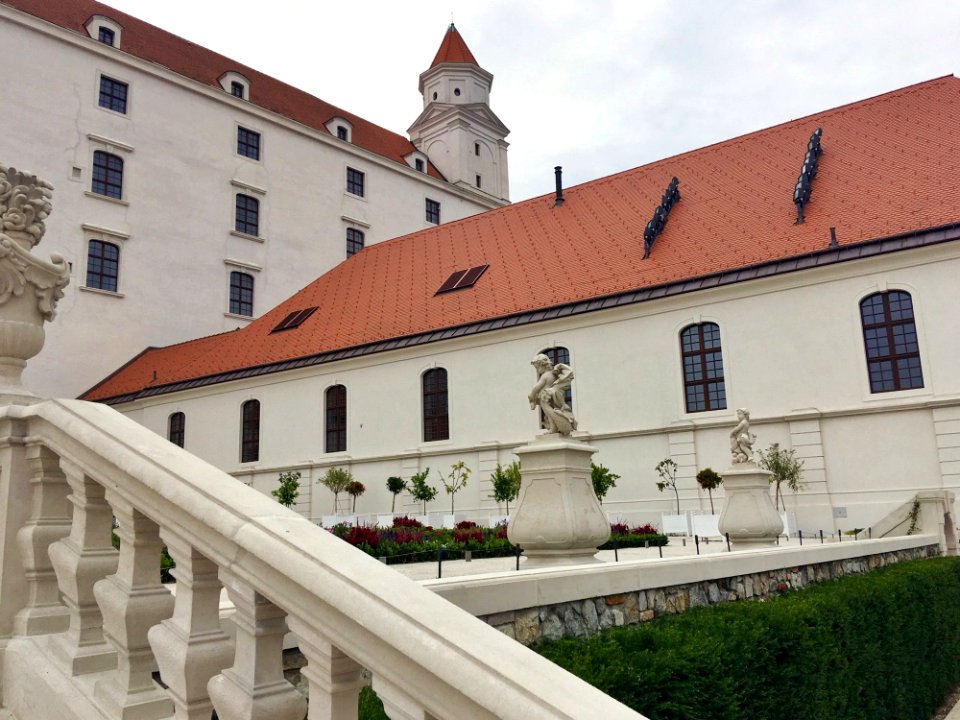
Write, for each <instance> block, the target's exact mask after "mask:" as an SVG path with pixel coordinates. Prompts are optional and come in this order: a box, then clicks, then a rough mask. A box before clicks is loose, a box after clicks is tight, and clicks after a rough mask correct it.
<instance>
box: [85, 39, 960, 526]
mask: <svg viewBox="0 0 960 720" xmlns="http://www.w3.org/2000/svg"><path fill="white" fill-rule="evenodd" d="M448 40H449V41H450V45H451V46H453V40H452V39H451V38H450V36H448ZM450 52H451V53H452V57H454V58H455V59H457V60H464V59H465V56H464V55H463V54H460V55H457V54H456V52H458V51H457V49H456V47H451V48H450ZM459 52H460V53H462V49H460V50H459ZM441 59H442V58H441ZM460 64H461V65H463V64H469V63H460ZM484 77H485V76H484V75H483V74H482V73H481V72H478V71H477V70H471V71H470V72H469V73H463V74H458V73H457V72H454V71H453V70H452V69H451V70H448V69H447V67H446V64H445V63H444V62H440V63H439V64H435V65H434V67H433V68H431V70H430V71H428V72H427V73H425V74H424V76H423V78H422V82H423V85H424V87H425V89H426V90H427V94H428V96H429V99H428V102H427V106H426V108H425V111H424V115H423V116H421V118H420V119H419V120H418V121H417V123H415V124H414V127H413V129H412V131H411V132H412V135H413V136H414V137H415V138H420V140H419V142H421V143H423V144H422V145H421V147H422V148H423V149H424V150H425V151H427V152H431V153H433V152H434V151H433V150H432V148H433V147H434V144H431V143H434V142H435V141H434V140H432V139H431V138H433V137H434V135H433V134H432V133H434V132H435V128H434V127H433V126H432V124H431V122H432V120H431V118H433V117H435V115H434V114H435V113H436V114H443V113H448V112H452V111H453V110H454V109H455V108H456V107H459V106H458V105H457V103H456V102H455V101H453V100H454V98H456V97H457V95H456V93H455V90H456V89H457V88H458V87H459V88H460V89H461V95H460V97H464V95H465V94H466V95H467V97H466V100H465V103H464V105H463V106H462V107H463V108H465V110H464V112H465V118H464V123H462V124H461V126H460V128H459V129H458V130H457V131H456V132H457V133H466V132H467V131H468V130H469V129H470V128H473V127H476V126H477V125H478V124H479V125H481V126H482V128H481V129H483V130H484V131H485V132H486V131H490V132H491V133H492V132H494V131H495V130H496V127H497V126H496V123H494V122H493V119H492V116H491V115H489V114H486V112H479V111H477V110H476V108H475V102H476V101H479V100H482V99H483V98H484V95H483V93H482V89H483V87H485V86H484V85H483V81H484ZM468 80H470V81H472V82H473V83H474V87H473V88H472V89H470V88H469V83H468V82H467V81H468ZM458 83H462V84H458ZM431 88H436V89H435V90H431ZM451 90H453V91H454V92H453V95H452V97H451ZM433 92H436V93H437V95H436V100H433V94H432V93H433ZM477 113H479V116H480V118H481V119H482V120H483V122H481V120H480V119H476V118H477ZM475 136H476V137H481V135H480V132H479V131H477V134H476V135H475ZM463 137H466V135H460V136H457V135H452V136H450V137H448V139H447V140H445V141H444V143H445V147H446V148H447V150H450V149H451V148H453V147H456V146H460V145H462V139H463ZM481 141H482V142H487V143H488V144H489V145H490V147H492V141H489V140H478V141H477V142H481ZM468 149H469V147H468ZM436 155H437V157H438V158H440V157H443V158H444V160H443V162H446V161H447V159H446V157H445V155H444V153H443V152H439V151H438V152H437V153H436ZM467 155H469V153H467ZM474 157H476V156H474ZM482 157H484V156H481V158H482ZM431 158H432V156H431ZM958 160H960V80H958V79H957V78H955V77H953V76H948V77H942V78H938V79H934V80H931V81H928V82H924V83H921V84H918V85H914V86H910V87H906V88H903V89H900V90H895V91H893V92H890V93H887V94H885V95H881V96H878V97H874V98H870V99H867V100H863V101H861V102H856V103H853V104H850V105H845V106H842V107H839V108H835V109H831V110H826V111H824V112H820V113H817V114H815V115H811V116H809V117H804V118H800V119H797V120H793V121H790V122H787V123H784V124H782V125H777V126H775V127H771V128H767V129H764V130H760V131H758V132H754V133H751V134H748V135H745V136H742V137H737V138H733V139H730V140H727V141H725V142H720V143H717V144H715V145H711V146H709V147H705V148H702V149H698V150H693V151H691V152H687V153H684V154H681V155H677V156H675V157H669V158H665V159H663V160H659V161H657V162H654V163H651V164H649V165H644V166H642V167H638V168H635V169H632V170H627V171H625V172H622V173H619V174H616V175H612V176H609V177H603V178H599V179H597V180H594V181H592V182H588V183H585V184H582V185H579V186H576V187H571V188H563V187H562V185H561V184H560V183H558V191H557V193H556V194H550V195H546V196H542V197H536V198H532V199H530V200H526V201H523V202H518V203H515V204H513V205H509V206H506V207H502V208H498V209H492V210H490V211H487V212H485V213H482V214H479V215H474V216H472V217H469V218H465V219H462V220H459V221H456V222H451V223H445V224H442V225H439V226H436V227H430V228H427V229H424V230H421V231H419V232H416V233H413V234H410V235H406V236H404V237H399V238H396V239H393V240H390V241H388V242H382V243H379V244H377V245H375V246H372V247H370V248H368V249H367V250H365V251H364V252H363V253H361V254H359V255H358V256H356V257H355V258H352V259H351V260H350V261H349V262H346V263H341V264H340V265H338V266H336V267H334V268H333V269H332V270H329V271H328V272H326V273H324V274H322V275H320V276H319V277H318V278H317V279H315V280H314V281H313V282H312V283H310V284H309V285H307V286H306V287H305V288H303V289H302V290H300V291H299V292H296V293H293V294H291V295H290V297H289V298H288V299H286V300H285V301H283V302H282V303H280V304H278V305H277V306H276V307H274V308H273V309H271V310H269V311H267V312H265V313H264V314H263V315H262V316H261V317H260V318H259V319H257V320H255V321H253V322H251V323H249V324H248V325H247V326H246V327H244V328H242V329H240V330H238V331H236V332H228V333H223V334H219V335H214V336H211V337H205V338H200V339H196V340H193V341H190V342H186V343H181V344H175V345H170V346H167V347H162V348H152V349H147V350H145V351H144V352H143V353H142V354H141V355H140V356H138V357H137V358H136V359H135V360H133V361H132V362H130V363H129V364H127V365H125V366H123V367H121V368H119V369H117V370H116V371H115V372H114V373H113V374H111V375H110V376H109V377H107V378H105V379H104V380H103V381H102V382H101V383H100V384H98V385H97V386H95V387H94V388H93V389H91V390H90V391H89V392H88V393H87V394H86V395H85V396H84V397H85V399H89V400H96V401H100V402H104V403H109V404H111V405H113V406H114V407H115V408H117V409H119V410H121V411H122V412H124V413H126V414H128V415H129V416H130V417H132V418H134V419H136V420H137V421H139V422H140V423H142V424H143V425H145V426H147V427H149V428H151V429H153V430H155V431H156V432H157V433H160V434H162V435H164V436H166V437H168V438H170V439H171V440H172V441H174V442H177V443H178V444H181V445H183V446H185V447H186V448H187V449H188V450H190V451H191V452H193V453H195V454H197V455H199V456H200V457H202V458H204V459H206V460H208V461H210V462H212V463H213V464H215V465H217V466H218V467H220V468H222V469H224V470H226V471H228V472H230V473H232V474H233V475H234V476H236V477H238V478H240V479H242V480H243V481H244V482H246V483H248V484H252V485H253V486H254V487H256V488H258V489H260V490H262V491H263V492H269V491H270V490H272V489H273V488H275V487H276V482H277V477H278V474H279V473H280V472H281V471H285V470H299V471H300V472H301V473H302V474H303V487H302V490H301V498H300V505H299V506H298V507H299V510H300V511H301V512H302V513H304V514H305V515H307V516H309V517H315V518H319V517H320V516H322V515H324V514H327V513H330V512H331V511H332V507H331V505H332V501H333V497H332V495H331V494H330V493H329V492H328V491H326V490H325V489H324V488H323V487H322V486H320V485H318V484H317V483H316V480H317V479H318V478H319V477H320V476H321V475H322V474H323V473H324V472H325V471H326V470H327V469H328V468H330V467H334V466H339V467H346V468H349V469H350V470H351V472H352V473H353V474H354V475H355V477H356V478H357V479H358V480H360V481H361V482H362V483H364V485H365V486H366V488H367V492H366V494H365V495H364V496H362V497H361V498H360V499H359V501H358V503H357V510H358V512H367V513H375V512H382V511H384V510H386V509H387V508H389V507H390V496H389V494H388V492H387V490H386V487H385V481H386V478H388V477H389V476H393V475H396V476H402V477H404V478H410V477H411V476H412V475H413V474H414V473H416V472H419V471H422V470H424V469H426V468H428V467H429V468H431V480H432V481H433V483H434V484H438V483H437V475H436V473H437V471H440V472H447V471H449V468H450V466H451V464H453V463H454V462H457V461H460V460H462V461H464V462H466V464H467V466H468V467H470V468H471V469H472V470H473V472H474V474H473V475H472V477H471V479H470V484H469V485H468V487H467V488H466V489H465V490H464V491H463V492H462V493H461V494H460V495H458V496H457V498H456V507H457V510H458V511H460V512H463V513H465V514H466V515H467V516H470V517H475V518H478V519H479V518H482V517H483V516H485V515H488V514H497V513H498V512H502V510H503V508H500V507H498V506H497V504H496V503H495V502H494V501H493V499H492V498H491V497H490V495H491V487H490V482H489V475H490V473H491V472H492V471H493V470H494V469H495V468H496V466H497V465H498V464H506V463H509V462H510V461H511V460H512V459H513V458H514V456H513V453H512V451H513V449H515V448H516V447H517V446H519V445H521V444H524V443H526V442H528V441H530V440H531V439H532V438H533V436H534V435H535V434H536V433H537V432H538V430H539V418H538V415H537V413H536V412H534V411H532V410H531V409H530V407H529V404H528V400H527V394H528V392H529V391H530V388H531V387H532V386H533V384H534V382H535V379H536V376H535V373H534V370H533V369H532V368H531V366H530V361H531V358H533V357H534V356H535V355H537V354H539V353H545V354H548V355H549V356H550V357H551V359H552V360H554V361H555V362H565V363H567V364H569V365H571V366H572V367H573V369H574V373H575V380H574V382H573V386H572V395H571V397H570V403H571V405H572V407H573V412H574V414H575V416H576V417H577V419H578V421H579V433H580V437H582V438H584V439H585V440H586V441H588V442H590V443H591V444H592V445H594V446H596V447H597V448H598V453H597V455H596V456H595V458H594V460H595V462H598V463H602V464H603V465H605V466H607V467H608V468H610V469H611V470H613V471H614V472H616V473H618V474H620V475H621V479H620V480H619V481H618V482H617V486H616V487H615V488H614V489H613V490H612V491H611V492H610V493H609V494H608V495H607V497H606V498H605V501H604V508H605V509H606V510H607V512H608V513H610V514H611V516H614V517H622V518H624V519H625V520H626V521H627V522H631V523H632V522H644V521H654V522H657V521H658V520H659V518H660V515H661V513H667V512H672V509H673V506H674V498H673V497H672V495H669V496H668V495H666V494H661V493H659V492H658V491H657V488H656V485H655V482H656V480H658V479H659V478H658V477H657V475H656V473H655V472H654V466H655V465H656V464H657V463H658V462H659V461H660V460H662V459H664V458H671V459H673V460H674V461H675V462H676V463H677V465H678V473H677V486H678V491H679V499H678V502H679V504H680V509H681V510H682V511H687V510H694V511H698V512H704V511H707V510H708V508H709V505H708V498H707V494H706V493H705V492H702V491H701V490H700V488H699V487H698V485H697V483H696V482H695V479H694V478H695V475H696V473H697V471H698V470H700V469H703V468H705V467H711V468H713V469H714V470H716V471H718V472H720V473H721V474H722V473H723V471H724V470H725V469H726V468H727V467H729V465H730V439H729V433H730V430H731V428H732V427H733V425H734V423H735V411H736V410H737V409H738V408H747V409H749V410H750V411H751V413H752V416H751V419H752V428H753V432H755V433H756V435H757V436H758V440H757V443H756V446H755V447H756V449H765V448H767V447H769V446H770V445H771V444H772V443H779V445H780V446H781V447H783V448H787V449H792V450H794V451H795V452H796V454H797V457H798V458H799V459H801V460H802V461H803V463H804V466H803V476H802V479H803V488H802V490H801V491H800V492H799V493H797V494H796V495H792V494H791V493H789V492H788V493H787V498H786V503H787V508H788V510H789V511H790V512H791V513H794V514H795V516H796V523H797V528H799V529H801V530H803V531H805V532H816V531H818V530H824V531H827V532H830V531H834V530H837V529H840V530H843V529H852V528H862V527H868V526H871V525H873V524H874V523H876V522H877V521H878V520H880V519H882V518H883V517H884V515H885V514H887V513H889V512H892V511H893V510H894V509H896V508H898V507H901V506H902V505H903V503H905V502H907V501H909V499H910V498H911V497H913V496H915V495H916V493H917V492H918V491H921V490H927V489H929V490H938V491H939V490H943V489H947V490H953V491H954V492H956V490H957V488H958V485H960V455H958V453H960V374H958V372H957V362H956V358H957V356H958V355H960V333H957V332H956V331H955V326H956V276H957V274H958V273H960V242H958V240H960V162H958ZM437 162H441V161H440V160H437ZM471 162H479V161H473V160H471ZM477 167H480V165H477V164H474V165H470V169H469V172H470V173H474V168H477ZM456 172H457V171H456V170H455V169H453V168H452V166H444V173H445V175H448V177H451V178H452V177H458V178H459V179H458V180H457V182H461V181H462V180H463V178H462V175H463V172H462V168H461V174H460V175H459V176H458V175H456ZM484 172H488V171H484ZM474 174H476V173H474ZM467 178H468V179H469V173H468V174H467ZM468 184H469V183H468ZM403 502H406V504H405V505H404V509H405V510H407V511H410V512H415V511H416V510H417V509H418V504H416V503H414V502H413V501H412V500H410V499H409V498H405V500H401V504H403ZM449 503H450V499H449V498H447V497H444V496H443V495H441V496H440V497H439V498H438V499H437V500H436V501H435V502H434V504H433V505H432V506H431V508H429V509H434V510H440V509H442V508H444V507H447V508H449V506H450V505H449ZM341 509H342V508H341Z"/></svg>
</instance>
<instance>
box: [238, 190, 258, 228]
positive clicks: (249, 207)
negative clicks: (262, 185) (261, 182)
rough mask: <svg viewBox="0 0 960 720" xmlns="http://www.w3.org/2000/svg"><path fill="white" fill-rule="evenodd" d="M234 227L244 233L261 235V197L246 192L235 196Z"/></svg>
mask: <svg viewBox="0 0 960 720" xmlns="http://www.w3.org/2000/svg"><path fill="white" fill-rule="evenodd" d="M241 206H242V207H241ZM251 218H252V219H251ZM251 228H252V230H251ZM233 229H234V230H235V231H236V232H238V233H241V234H243V235H252V236H253V237H260V199H259V198H255V197H254V196H253V195H247V194H246V193H241V192H238V193H236V196H235V198H234V217H233Z"/></svg>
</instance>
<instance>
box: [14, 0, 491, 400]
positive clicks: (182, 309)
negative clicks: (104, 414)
mask: <svg viewBox="0 0 960 720" xmlns="http://www.w3.org/2000/svg"><path fill="white" fill-rule="evenodd" d="M0 43H2V45H3V47H4V51H5V55H6V57H7V63H8V67H7V73H6V74H7V76H8V77H9V78H10V79H11V81H10V82H8V83H7V84H6V85H5V88H4V107H5V109H4V117H5V119H6V123H5V126H4V130H3V132H2V133H0V158H2V159H3V162H4V163H5V164H7V165H10V166H14V167H16V168H18V169H22V170H28V171H30V172H33V173H36V174H37V175H38V176H40V177H42V178H44V179H46V180H47V181H48V182H50V183H51V184H52V185H53V186H54V188H55V193H54V198H55V202H54V205H55V208H56V209H55V211H54V213H53V215H51V217H50V219H49V220H48V221H47V225H48V228H49V229H48V232H47V243H48V246H50V249H51V251H52V252H56V253H59V254H60V255H62V256H63V257H64V258H66V260H67V261H68V262H69V263H70V264H71V283H70V285H69V286H68V288H67V290H66V296H65V297H64V298H63V300H62V301H61V302H60V305H59V308H58V313H59V315H60V318H61V320H62V321H61V322H59V323H56V324H55V325H51V326H50V327H49V328H47V331H46V332H47V344H46V348H47V350H46V352H45V353H44V356H43V357H41V358H38V359H37V361H36V362H34V363H31V365H30V368H29V369H28V371H27V382H28V383H30V384H31V386H32V387H34V388H36V390H37V391H38V392H41V393H42V394H44V395H52V396H71V397H72V396H76V395H78V394H79V393H81V392H82V391H83V390H85V389H87V388H89V387H90V386H91V385H92V384H93V383H94V382H96V381H97V380H99V379H100V378H102V377H103V376H104V375H105V374H106V373H107V372H109V371H110V370H112V369H113V368H115V367H116V366H118V365H120V364H122V363H124V362H126V361H127V360H129V359H130V358H131V357H133V356H134V355H135V354H136V353H138V352H139V351H141V350H142V349H143V348H144V347H147V346H151V345H167V344H169V343H172V342H179V341H183V340H188V339H192V338H195V337H198V336H204V335H210V334H213V333H219V332H223V331H226V330H234V329H238V328H243V327H245V326H247V325H248V324H250V323H251V322H252V321H253V320H254V319H255V318H257V317H258V316H260V315H261V314H263V313H264V312H266V311H267V310H269V309H270V308H272V307H274V306H275V305H277V304H278V303H280V302H281V301H283V300H284V299H285V298H287V297H288V296H289V295H290V294H291V293H292V292H295V291H296V290H298V289H299V288H301V287H303V286H305V285H307V284H308V283H309V282H311V281H312V280H313V279H315V278H316V277H317V276H318V275H320V274H322V273H324V272H326V271H327V270H329V269H331V268H333V267H334V266H336V265H338V264H340V263H343V262H344V261H345V260H347V259H348V258H350V257H351V256H352V255H354V254H356V253H358V252H359V251H360V250H361V249H363V248H369V247H370V246H373V245H376V244H377V243H380V242H382V241H384V240H387V239H389V238H392V237H396V236H398V235H403V234H406V233H410V232H413V231H418V230H422V229H424V228H429V227H433V226H435V225H439V224H442V223H446V222H449V221H451V220H456V219H459V218H463V217H466V216H469V215H472V214H475V213H477V212H480V211H484V210H488V209H491V208H497V207H500V206H502V205H504V204H506V203H507V202H508V199H509V196H508V184H507V143H506V142H505V141H504V137H505V136H506V134H507V132H508V130H507V129H506V127H504V126H503V124H502V123H500V121H499V120H497V119H496V116H495V115H493V113H492V111H491V110H490V108H489V104H488V102H489V91H490V85H491V84H492V81H493V76H492V75H491V74H490V73H489V72H487V71H486V70H483V69H482V68H481V67H480V66H479V64H477V62H476V60H475V59H474V57H473V55H472V53H471V52H470V50H469V49H468V48H467V46H466V44H465V42H464V41H463V38H462V37H461V36H460V34H459V33H458V32H457V30H456V29H455V28H454V27H453V26H451V27H450V28H449V30H448V31H447V32H446V33H445V34H444V38H443V42H442V44H441V48H440V52H439V53H438V54H437V59H436V60H435V61H434V62H433V64H432V65H431V67H430V69H429V70H427V71H426V72H425V73H424V74H423V77H422V78H421V86H422V87H421V89H422V91H423V92H424V108H425V110H424V116H422V117H421V118H420V119H419V120H418V121H417V124H416V125H415V127H417V128H418V130H417V133H415V134H413V135H412V137H413V140H412V141H411V140H410V139H407V138H405V137H403V136H401V135H398V134H396V133H394V132H391V131H389V130H386V129H384V128H382V127H379V126H377V125H375V124H373V123H371V122H369V121H367V120H365V119H363V118H361V117H358V116H356V115H354V114H352V113H350V112H348V111H346V110H343V109H340V108H337V107H335V106H333V105H330V104H329V103H326V102H324V101H323V100H320V99H318V98H316V97H313V96H311V95H309V94H307V93H305V92H303V91H301V90H298V89H296V88H294V87H291V86H289V85H286V84H284V83H283V82H281V81H279V80H276V79H274V78H272V77H269V76H267V75H264V74H263V73H260V72H257V71H256V70H254V69H253V68H249V67H246V66H244V65H241V64H239V63H237V62H236V61H234V60H231V59H230V58H227V57H223V56H221V55H218V54H217V53H214V52H211V51H209V50H206V49H204V48H202V47H199V46H198V45H196V44H194V43H192V42H189V41H188V40H185V39H183V38H179V37H176V36H174V35H172V34H170V33H168V32H165V31H163V30H161V29H159V28H157V27H154V26H152V25H149V24H147V23H145V22H143V21H141V20H138V19H137V18H135V17H132V16H130V15H127V14H125V13H122V12H119V11H117V10H114V9H113V8H110V7H108V6H106V5H103V4H100V3H97V2H93V1H92V0H63V1H62V2H61V1H58V2H56V3H51V2H45V1H44V0H2V1H0ZM427 59H428V58H424V60H425V61H426V60H427ZM14 78H19V80H17V81H14ZM411 80H412V79H411ZM411 90H412V87H411ZM434 93H442V94H443V97H442V98H440V95H437V98H439V102H438V101H436V100H435V99H434V97H433V95H434ZM461 99H462V100H463V101H466V102H461ZM441 116H442V120H441V119H440V117H441ZM441 125H442V126H441ZM432 153H436V154H437V155H438V157H437V159H434V157H433V156H432Z"/></svg>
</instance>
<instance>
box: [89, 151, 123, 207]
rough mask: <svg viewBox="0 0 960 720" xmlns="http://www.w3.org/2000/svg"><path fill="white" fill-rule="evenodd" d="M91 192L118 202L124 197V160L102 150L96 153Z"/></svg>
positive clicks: (94, 154) (94, 155)
mask: <svg viewBox="0 0 960 720" xmlns="http://www.w3.org/2000/svg"><path fill="white" fill-rule="evenodd" d="M90 190H91V191H92V192H95V193H96V194H97V195H106V196H107V197H111V198H115V199H117V200H119V199H120V198H121V197H123V159H122V158H119V157H117V156H116V155H111V154H110V153H107V152H103V151H102V150H96V151H94V153H93V183H92V184H91V186H90Z"/></svg>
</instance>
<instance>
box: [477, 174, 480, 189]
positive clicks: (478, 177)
mask: <svg viewBox="0 0 960 720" xmlns="http://www.w3.org/2000/svg"><path fill="white" fill-rule="evenodd" d="M480 184H481V183H480V176H479V175H477V187H480Z"/></svg>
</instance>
